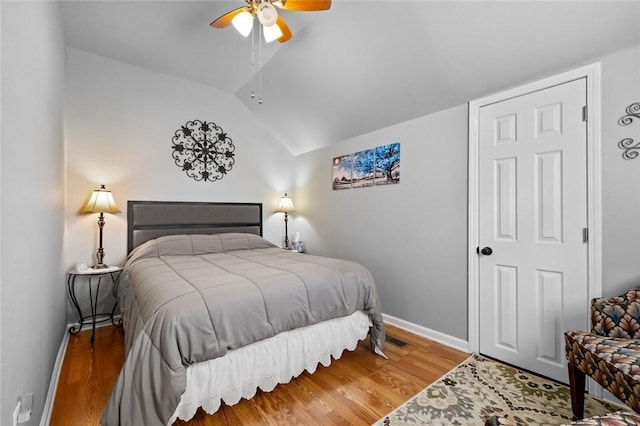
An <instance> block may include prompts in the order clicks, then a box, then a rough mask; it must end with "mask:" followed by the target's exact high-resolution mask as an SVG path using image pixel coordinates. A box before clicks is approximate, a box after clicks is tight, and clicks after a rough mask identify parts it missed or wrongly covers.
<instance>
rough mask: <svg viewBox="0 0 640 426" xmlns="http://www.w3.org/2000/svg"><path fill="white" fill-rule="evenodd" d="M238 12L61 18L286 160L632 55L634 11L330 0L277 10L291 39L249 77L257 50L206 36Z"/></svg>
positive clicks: (637, 8)
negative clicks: (238, 124)
mask: <svg viewBox="0 0 640 426" xmlns="http://www.w3.org/2000/svg"><path fill="white" fill-rule="evenodd" d="M244 4H245V3H244V1H243V0H232V1H188V0H177V1H114V0H110V1H88V0H86V1H77V0H76V1H63V2H62V17H63V24H64V30H65V37H66V40H67V43H68V44H69V45H70V46H72V47H74V48H77V49H81V50H84V51H87V52H92V53H95V54H98V55H101V56H104V57H107V58H111V59H114V60H118V61H122V62H126V63H129V64H132V65H137V66H140V67H144V68H147V69H150V70H154V71H157V72H161V73H165V74H169V75H173V76H176V77H179V78H183V79H186V80H191V81H194V82H198V83H201V84H204V85H207V86H211V87H215V88H217V89H219V90H222V91H225V92H229V93H231V94H234V95H235V96H237V98H238V99H239V100H240V102H242V103H243V104H245V105H246V107H247V114H251V115H253V116H254V117H255V119H256V120H259V121H262V122H264V123H265V125H266V126H267V128H269V129H271V131H272V132H273V135H274V136H275V137H276V138H278V139H279V140H281V141H282V143H283V144H284V145H285V146H287V147H288V148H289V150H290V151H291V152H292V153H293V154H294V155H298V154H301V153H304V152H308V151H310V150H314V149H317V148H320V147H323V146H327V145H329V144H332V143H337V142H339V141H342V140H344V139H347V138H350V137H353V136H357V135H361V134H365V133H368V132H370V131H373V130H376V129H379V128H382V127H386V126H388V125H391V124H394V123H398V122H402V121H406V120H410V119H413V118H416V117H420V116H423V115H427V114H430V113H433V112H436V111H440V110H443V109H446V108H449V107H453V106H456V105H460V104H463V103H465V102H467V101H469V100H471V99H474V98H477V97H481V96H484V95H487V94H490V93H493V92H496V91H499V90H502V89H505V88H509V87H512V86H515V85H518V84H521V83H525V82H528V81H531V80H533V79H536V78H538V77H541V76H545V75H550V74H553V73H555V72H559V71H562V70H566V69H568V68H572V67H574V66H576V65H580V64H586V63H589V62H591V61H593V60H595V59H597V58H599V57H601V56H603V55H606V54H607V53H610V52H613V51H617V50H622V49H624V48H627V47H630V46H634V45H639V44H640V25H639V24H638V23H639V22H640V1H606V0H603V1H593V2H587V1H550V2H545V1H496V2H488V1H469V2H463V1H398V0H372V1H364V0H359V1H356V0H352V1H351V0H333V3H332V6H331V9H330V10H328V11H323V12H291V11H281V14H282V16H283V17H284V18H285V20H286V21H287V23H288V24H289V27H290V28H291V30H292V32H293V38H292V39H291V40H290V41H288V42H287V43H284V44H280V43H278V42H273V43H270V44H264V43H259V45H256V46H255V66H254V67H252V65H251V50H252V43H251V37H249V38H244V37H242V36H241V35H240V34H239V33H238V32H236V31H235V30H234V29H233V28H232V27H230V28H227V29H224V30H220V29H213V28H211V27H210V26H209V23H210V22H211V21H212V20H214V19H215V18H217V17H218V16H220V15H223V14H224V13H226V12H228V11H230V10H232V9H234V8H237V7H240V6H242V5H244ZM260 62H261V64H262V67H261V69H262V71H261V80H262V85H261V89H260V84H259V82H260V78H259V77H260V72H259V69H260V66H259V64H260ZM639 78H640V77H639ZM252 90H254V91H256V92H261V94H262V98H263V103H262V104H261V105H258V104H257V102H256V100H255V99H252V98H251V96H250V92H251V91H252Z"/></svg>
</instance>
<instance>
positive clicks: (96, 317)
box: [67, 266, 122, 345]
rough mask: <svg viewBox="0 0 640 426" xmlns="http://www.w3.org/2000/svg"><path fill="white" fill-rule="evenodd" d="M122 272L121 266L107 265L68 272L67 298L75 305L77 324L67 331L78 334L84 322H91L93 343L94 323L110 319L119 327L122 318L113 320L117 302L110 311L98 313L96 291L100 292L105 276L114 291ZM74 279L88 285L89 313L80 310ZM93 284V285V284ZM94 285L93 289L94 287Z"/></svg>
mask: <svg viewBox="0 0 640 426" xmlns="http://www.w3.org/2000/svg"><path fill="white" fill-rule="evenodd" d="M121 273H122V268H121V267H119V266H109V267H106V268H102V269H92V268H89V269H87V270H86V271H76V270H72V271H70V272H69V273H68V275H69V276H68V278H67V291H68V293H69V298H70V299H71V303H73V306H74V307H75V309H76V311H77V312H78V323H79V326H78V328H76V327H75V326H71V328H69V333H71V334H78V333H79V332H80V330H82V326H83V325H84V324H88V323H89V322H90V323H91V344H92V345H93V338H94V336H95V334H96V324H100V323H102V322H105V321H109V320H110V321H111V323H112V324H113V325H114V326H116V327H119V326H121V325H122V320H120V321H118V323H116V322H115V321H114V320H113V314H114V312H115V310H116V306H117V305H118V302H117V301H116V303H114V305H113V309H111V313H98V312H96V311H97V306H98V293H99V292H100V284H102V280H103V278H105V277H108V278H111V284H112V290H113V292H114V293H115V290H116V282H117V280H118V278H119V277H120V274H121ZM76 281H81V282H84V283H85V284H86V285H88V286H89V301H90V303H91V314H90V315H84V314H83V313H82V310H81V309H80V304H79V303H78V298H77V297H76ZM94 284H95V285H94ZM94 287H95V289H94Z"/></svg>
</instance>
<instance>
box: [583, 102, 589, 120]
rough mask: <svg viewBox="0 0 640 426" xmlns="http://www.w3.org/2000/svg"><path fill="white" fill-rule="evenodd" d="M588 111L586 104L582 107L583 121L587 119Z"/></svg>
mask: <svg viewBox="0 0 640 426" xmlns="http://www.w3.org/2000/svg"><path fill="white" fill-rule="evenodd" d="M587 112H588V111H587V106H586V105H584V106H583V107H582V121H587Z"/></svg>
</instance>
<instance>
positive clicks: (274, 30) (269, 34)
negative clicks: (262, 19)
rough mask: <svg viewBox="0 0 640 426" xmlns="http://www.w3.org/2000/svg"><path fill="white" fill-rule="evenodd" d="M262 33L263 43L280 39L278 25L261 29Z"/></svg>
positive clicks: (280, 34)
mask: <svg viewBox="0 0 640 426" xmlns="http://www.w3.org/2000/svg"><path fill="white" fill-rule="evenodd" d="M262 32H263V34H264V41H265V42H267V43H271V42H272V41H273V40H277V39H279V38H280V37H282V30H281V29H280V27H279V26H278V24H273V25H271V26H269V27H266V26H265V27H263V28H262Z"/></svg>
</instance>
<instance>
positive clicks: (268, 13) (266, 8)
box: [257, 1, 278, 27]
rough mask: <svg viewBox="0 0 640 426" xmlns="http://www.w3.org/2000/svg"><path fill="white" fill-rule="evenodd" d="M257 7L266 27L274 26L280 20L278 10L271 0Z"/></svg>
mask: <svg viewBox="0 0 640 426" xmlns="http://www.w3.org/2000/svg"><path fill="white" fill-rule="evenodd" d="M257 9H258V11H257V14H258V19H259V20H260V23H261V24H262V25H264V26H265V27H270V26H272V25H273V24H275V23H276V21H277V20H278V11H277V10H276V8H275V7H274V6H273V5H272V4H271V3H270V2H269V1H263V2H262V3H260V4H259V5H258V8H257Z"/></svg>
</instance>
